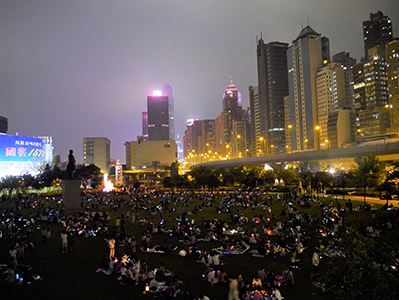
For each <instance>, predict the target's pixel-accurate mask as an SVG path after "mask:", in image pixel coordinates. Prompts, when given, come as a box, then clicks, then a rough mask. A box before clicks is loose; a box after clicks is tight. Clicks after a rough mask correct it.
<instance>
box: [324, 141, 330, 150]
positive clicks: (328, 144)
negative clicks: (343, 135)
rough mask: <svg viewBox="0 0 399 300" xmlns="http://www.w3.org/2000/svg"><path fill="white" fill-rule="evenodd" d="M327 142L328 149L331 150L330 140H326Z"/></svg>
mask: <svg viewBox="0 0 399 300" xmlns="http://www.w3.org/2000/svg"><path fill="white" fill-rule="evenodd" d="M325 142H326V145H327V149H328V150H329V149H330V140H325Z"/></svg>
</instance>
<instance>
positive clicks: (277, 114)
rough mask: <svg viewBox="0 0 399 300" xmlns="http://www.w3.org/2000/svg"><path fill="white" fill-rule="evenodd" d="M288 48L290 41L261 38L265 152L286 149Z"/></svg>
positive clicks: (260, 87)
mask: <svg viewBox="0 0 399 300" xmlns="http://www.w3.org/2000/svg"><path fill="white" fill-rule="evenodd" d="M287 49H288V44H287V43H281V42H271V43H268V44H265V43H264V41H263V39H262V38H261V39H260V40H259V41H258V46H257V66H258V94H259V105H257V106H258V107H259V110H260V113H259V116H260V121H259V123H260V136H259V137H257V139H260V138H261V137H262V138H263V139H264V142H265V144H266V151H265V154H269V153H270V154H271V153H272V152H273V153H275V154H278V153H284V152H286V147H285V145H286V141H285V117H284V116H285V115H284V97H285V96H287V95H288V69H287ZM255 122H257V121H256V120H255ZM255 152H256V150H255Z"/></svg>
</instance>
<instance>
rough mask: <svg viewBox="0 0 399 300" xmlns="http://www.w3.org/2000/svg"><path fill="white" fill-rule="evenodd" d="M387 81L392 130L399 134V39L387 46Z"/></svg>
mask: <svg viewBox="0 0 399 300" xmlns="http://www.w3.org/2000/svg"><path fill="white" fill-rule="evenodd" d="M385 58H386V62H387V80H388V82H387V83H388V84H387V86H388V94H389V99H388V101H389V112H390V116H391V130H392V131H395V132H399V38H395V39H393V40H392V41H391V42H389V43H388V44H387V46H386V54H385Z"/></svg>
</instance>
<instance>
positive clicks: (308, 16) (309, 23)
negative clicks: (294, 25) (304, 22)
mask: <svg viewBox="0 0 399 300" xmlns="http://www.w3.org/2000/svg"><path fill="white" fill-rule="evenodd" d="M308 26H310V22H309V16H308Z"/></svg>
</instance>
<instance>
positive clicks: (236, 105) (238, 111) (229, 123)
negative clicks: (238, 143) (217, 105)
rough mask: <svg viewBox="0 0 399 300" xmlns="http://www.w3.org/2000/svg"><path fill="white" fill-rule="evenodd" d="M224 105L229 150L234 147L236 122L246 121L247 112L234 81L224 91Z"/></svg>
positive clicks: (224, 125)
mask: <svg viewBox="0 0 399 300" xmlns="http://www.w3.org/2000/svg"><path fill="white" fill-rule="evenodd" d="M222 104H223V114H224V118H223V120H224V124H223V128H224V134H225V143H226V145H225V146H226V147H227V148H229V147H231V146H232V142H233V139H234V136H233V134H234V133H233V131H234V130H233V127H234V122H235V121H242V120H245V111H243V109H242V106H241V93H240V92H239V91H238V89H237V88H236V86H235V85H234V84H233V80H230V84H229V86H228V87H227V89H226V90H225V91H224V94H223V100H222ZM228 152H230V151H228Z"/></svg>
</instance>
